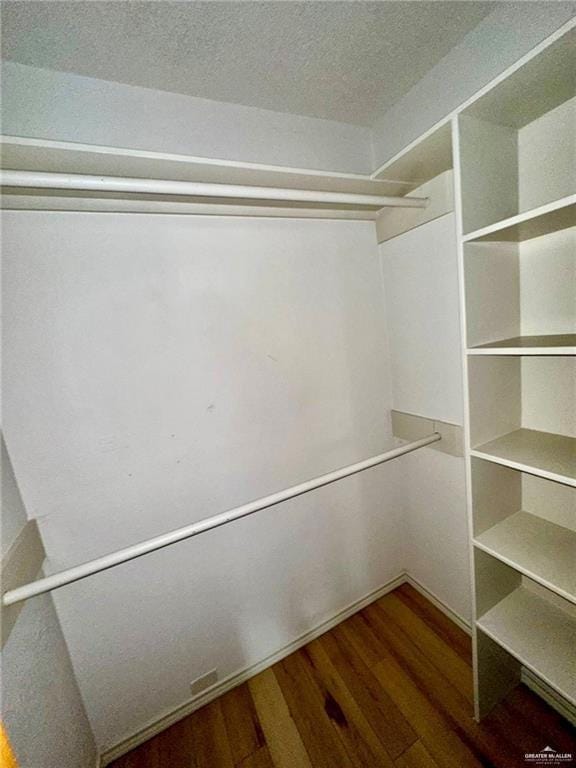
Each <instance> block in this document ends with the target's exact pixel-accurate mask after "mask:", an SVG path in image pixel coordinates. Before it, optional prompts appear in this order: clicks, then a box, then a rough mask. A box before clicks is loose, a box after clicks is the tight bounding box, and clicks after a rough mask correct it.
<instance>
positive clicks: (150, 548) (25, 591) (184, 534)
mask: <svg viewBox="0 0 576 768" xmlns="http://www.w3.org/2000/svg"><path fill="white" fill-rule="evenodd" d="M441 439H442V436H441V435H440V433H438V432H434V433H432V434H431V435H427V436H426V437H423V438H421V439H420V440H414V441H413V442H410V443H406V444H405V445H401V446H400V447H398V448H393V449H392V450H391V451H386V453H381V454H379V455H378V456H372V458H370V459H365V460H364V461H360V462H358V463H357V464H350V465H349V466H347V467H343V468H342V469H337V470H335V471H334V472H329V473H328V474H326V475H320V477H316V478H314V479H313V480H307V481H306V482H304V483H300V484H299V485H293V486H292V487H291V488H286V489H285V490H283V491H278V493H273V494H271V495H270V496H264V497H262V498H261V499H257V500H256V501H251V502H249V503H248V504H243V505H242V506H240V507H234V509H229V510H228V511H227V512H222V513H221V514H219V515H214V516H213V517H207V518H205V519H204V520H199V521H198V522H196V523H192V524H191V525H186V526H184V527H183V528H177V529H176V530H174V531H170V532H168V533H164V534H161V535H160V536H155V537H154V538H152V539H147V540H146V541H141V542H139V543H138V544H133V545H132V546H130V547H125V548H124V549H119V550H117V551H116V552H111V553H110V554H108V555H104V556H103V557H99V558H97V559H96V560H90V561H89V562H87V563H82V564H81V565H76V566H74V567H73V568H68V569H67V570H65V571H60V573H54V574H52V575H51V576H46V577H45V578H43V579H38V580H37V581H33V582H31V583H30V584H25V585H24V586H21V587H17V588H16V589H12V590H10V591H8V592H5V593H4V594H3V595H2V605H4V606H8V605H14V603H19V602H21V601H22V600H28V599H29V598H31V597H36V595H41V594H43V593H44V592H51V591H52V590H54V589H58V588H59V587H63V586H65V585H66V584H71V583H72V582H74V581H79V580H80V579H84V578H86V577H87V576H92V575H93V574H95V573H100V572H101V571H105V570H107V569H108V568H113V567H114V566H116V565H121V564H122V563H127V562H128V561H129V560H134V559H135V558H137V557H142V555H147V554H148V553H149V552H155V551H156V550H158V549H162V548H163V547H168V546H170V545H171V544H176V542H178V541H184V540H185V539H189V538H191V537H192V536H197V535H198V534H199V533H205V532H206V531H211V530H212V529H214V528H218V527H220V526H221V525H226V524H227V523H231V522H233V521H234V520H239V519H240V518H242V517H247V516H248V515H252V514H254V512H259V511H260V510H262V509H267V508H268V507H273V506H275V505H276V504H280V502H282V501H287V500H288V499H294V498H295V497H296V496H302V494H304V493H308V492H309V491H313V490H315V489H316V488H322V486H324V485H330V483H334V482H336V481H337V480H342V479H343V478H344V477H350V475H355V474H357V473H358V472H363V471H364V470H366V469H370V468H371V467H375V466H377V465H378V464H383V463H384V462H386V461H390V460H391V459H396V458H397V457H398V456H403V455H404V454H406V453H411V452H412V451H416V450H418V449H419V448H424V447H425V446H427V445H430V444H431V443H436V442H438V440H441Z"/></svg>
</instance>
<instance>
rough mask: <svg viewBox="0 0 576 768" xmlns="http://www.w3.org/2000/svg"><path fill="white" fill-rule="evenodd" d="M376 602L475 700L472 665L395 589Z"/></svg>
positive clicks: (424, 652)
mask: <svg viewBox="0 0 576 768" xmlns="http://www.w3.org/2000/svg"><path fill="white" fill-rule="evenodd" d="M376 605H377V607H378V608H379V609H380V610H382V611H384V613H385V614H386V616H388V618H389V619H390V621H391V622H393V623H394V624H396V625H397V626H398V627H400V628H401V629H403V630H404V632H405V633H406V634H407V635H408V636H409V637H410V639H411V641H412V642H413V643H414V645H415V646H416V647H417V648H418V649H419V650H420V651H421V652H422V653H423V654H424V655H425V656H426V657H427V658H428V659H429V660H430V661H431V662H432V664H434V666H435V667H436V668H437V669H439V670H442V673H443V675H444V676H445V677H446V678H447V679H448V680H449V681H450V682H451V683H452V685H453V686H454V687H455V688H456V689H457V690H458V691H460V693H461V694H463V695H464V696H465V697H466V698H467V700H468V701H469V702H470V703H471V704H472V703H473V702H474V686H473V680H472V670H471V668H470V665H469V664H468V663H466V662H465V661H463V660H462V659H461V658H460V656H458V654H457V653H456V652H455V651H454V649H453V648H452V647H451V646H449V645H448V644H447V643H446V642H445V641H444V640H443V639H442V638H441V637H440V636H439V635H438V634H436V632H435V631H434V630H432V629H430V627H429V626H428V625H427V624H426V622H424V621H423V620H422V619H421V618H420V617H419V616H417V615H416V614H415V613H414V611H412V610H410V608H409V607H408V606H407V605H405V604H404V603H403V602H402V600H400V598H399V597H398V596H397V595H395V594H394V593H393V592H392V593H390V594H389V595H384V597H383V598H381V599H380V600H378V601H377V603H376Z"/></svg>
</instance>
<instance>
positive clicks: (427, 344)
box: [379, 214, 471, 620]
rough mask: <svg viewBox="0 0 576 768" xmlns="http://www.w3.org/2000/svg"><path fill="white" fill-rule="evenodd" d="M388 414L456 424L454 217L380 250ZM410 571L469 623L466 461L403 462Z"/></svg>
mask: <svg viewBox="0 0 576 768" xmlns="http://www.w3.org/2000/svg"><path fill="white" fill-rule="evenodd" d="M379 250H380V259H381V265H382V279H383V284H384V292H385V296H386V300H385V304H386V308H387V325H388V331H389V336H390V353H391V360H392V391H393V399H392V402H393V406H392V407H393V408H395V409H396V410H399V411H405V412H408V413H414V414H417V415H419V416H426V417H428V418H432V419H439V420H441V421H448V422H452V423H455V424H460V425H462V423H463V395H462V371H461V362H460V325H459V308H458V263H457V252H456V230H455V222H454V215H453V214H448V215H446V216H443V217H441V218H439V219H436V220H435V221H431V222H429V223H428V224H424V225H422V226H420V227H417V228H416V229H413V230H411V231H409V232H407V233H405V234H403V235H400V236H399V237H396V238H393V239H392V240H388V241H386V242H384V243H382V244H381V245H380V249H379ZM402 473H403V474H402V476H403V499H404V513H405V528H404V537H405V545H404V546H405V562H406V567H407V569H408V571H409V572H410V574H411V575H412V576H414V577H415V578H416V579H417V580H418V581H420V582H421V583H422V584H423V585H424V586H425V587H426V588H427V589H428V590H430V591H431V592H432V593H433V594H435V595H436V597H438V598H439V599H440V600H442V601H443V602H444V603H445V604H446V605H448V606H449V607H450V608H452V610H454V611H455V612H456V613H457V614H458V615H459V616H461V617H462V618H463V619H465V620H470V613H471V608H470V574H469V565H468V538H467V537H468V532H467V519H466V497H465V469H464V459H463V458H457V457H454V456H448V455H447V454H444V453H439V452H437V451H434V450H431V449H430V450H424V451H418V452H417V453H414V454H411V455H409V456H406V458H405V459H404V460H403V461H402Z"/></svg>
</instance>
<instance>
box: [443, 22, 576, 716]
mask: <svg viewBox="0 0 576 768" xmlns="http://www.w3.org/2000/svg"><path fill="white" fill-rule="evenodd" d="M575 147H576V27H575V25H574V24H573V23H572V24H571V25H567V27H566V29H565V30H564V33H563V34H559V35H556V36H554V38H553V39H551V40H550V41H549V43H546V44H543V45H542V46H541V47H540V49H539V50H538V51H536V52H535V53H534V54H533V55H531V56H528V57H526V58H525V60H524V61H523V62H521V63H520V65H518V66H516V67H514V68H513V71H511V72H510V73H509V74H508V76H503V77H502V78H499V80H498V81H497V82H496V83H495V84H494V85H493V87H490V88H487V89H485V90H484V92H482V93H481V95H480V96H479V97H478V98H476V99H475V100H473V101H471V102H470V103H468V104H467V105H465V107H464V108H463V109H462V110H461V111H460V112H459V113H458V114H457V115H456V116H455V117H454V150H455V152H454V154H455V178H456V211H457V218H458V219H459V258H460V275H461V302H462V306H461V310H462V313H461V314H462V330H463V365H464V369H465V371H464V379H465V397H466V404H465V410H466V418H467V424H466V427H465V433H466V443H467V446H466V462H467V473H468V479H469V499H468V508H469V522H470V529H471V543H470V549H471V557H472V576H473V587H474V618H475V622H474V635H473V639H474V644H473V645H474V668H475V669H474V676H475V699H476V716H477V718H478V719H480V718H481V717H483V716H484V715H485V714H486V713H487V712H488V711H489V710H490V709H491V708H492V707H493V706H494V705H495V704H496V703H497V702H498V701H500V700H501V699H502V698H503V697H504V696H505V695H506V693H507V692H508V691H509V690H510V688H512V687H513V686H515V685H516V684H517V683H518V682H519V681H520V680H521V679H522V670H523V669H526V670H529V671H530V672H531V673H532V674H533V675H535V676H536V678H537V679H538V681H539V684H542V685H543V686H544V687H547V688H548V689H550V690H551V692H554V694H557V695H559V696H560V697H561V701H562V711H563V712H564V714H567V716H569V717H573V716H574V714H575V713H576V710H575V709H574V705H575V704H576V610H575V606H574V604H575V603H576V356H575V355H576V194H575V193H576V151H575ZM554 694H552V693H551V698H552V699H553V698H554Z"/></svg>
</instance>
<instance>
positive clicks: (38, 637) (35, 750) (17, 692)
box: [1, 439, 96, 768]
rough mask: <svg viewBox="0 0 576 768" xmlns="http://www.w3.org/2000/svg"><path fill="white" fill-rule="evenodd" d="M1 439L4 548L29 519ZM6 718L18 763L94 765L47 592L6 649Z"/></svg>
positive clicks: (28, 608)
mask: <svg viewBox="0 0 576 768" xmlns="http://www.w3.org/2000/svg"><path fill="white" fill-rule="evenodd" d="M27 519H28V518H27V516H26V511H25V509H24V505H23V504H22V499H21V497H20V492H19V490H18V485H17V483H16V478H15V477H14V472H13V469H12V465H11V462H10V458H9V456H8V453H7V451H6V448H5V445H4V439H2V552H3V554H5V553H6V552H7V551H8V549H9V548H10V546H11V544H12V543H13V542H14V541H15V539H16V537H17V536H18V534H19V532H20V531H21V529H22V528H23V526H24V525H25V524H26V521H27ZM1 663H2V719H3V721H4V724H5V727H6V729H7V732H8V735H9V738H10V742H11V744H12V747H13V749H14V753H15V755H16V758H17V760H18V765H19V768H40V767H41V768H92V766H94V764H95V761H96V750H95V745H94V739H93V736H92V732H91V730H90V726H89V724H88V720H87V718H86V712H85V710H84V706H83V704H82V699H81V698H80V693H79V691H78V686H77V684H76V681H75V679H74V674H73V672H72V665H71V663H70V657H69V655H68V649H67V647H66V643H65V641H64V637H63V635H62V630H61V629H60V624H59V623H58V619H57V618H56V612H55V610H54V605H53V603H52V598H51V597H50V596H49V595H44V596H43V597H41V598H37V599H35V600H30V601H29V602H28V603H27V604H26V605H25V606H24V607H23V609H22V612H21V613H20V615H19V616H18V619H17V621H16V624H15V625H14V627H13V629H12V632H11V633H10V636H9V638H8V640H7V642H6V644H5V646H4V648H3V649H2V658H1Z"/></svg>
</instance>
